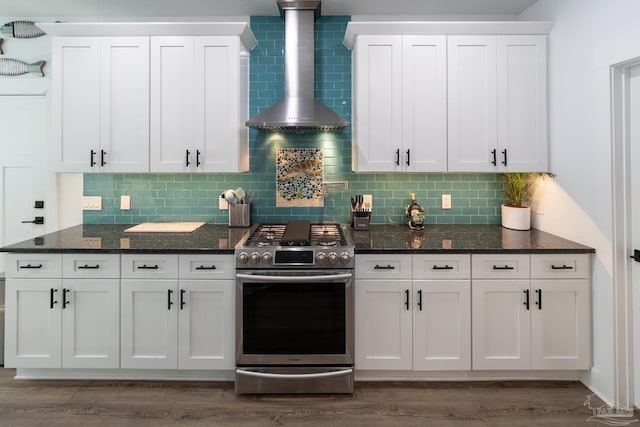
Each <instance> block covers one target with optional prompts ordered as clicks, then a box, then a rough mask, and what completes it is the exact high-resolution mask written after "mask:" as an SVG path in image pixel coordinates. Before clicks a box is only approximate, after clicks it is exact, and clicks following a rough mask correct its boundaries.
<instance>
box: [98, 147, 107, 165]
mask: <svg viewBox="0 0 640 427" xmlns="http://www.w3.org/2000/svg"><path fill="white" fill-rule="evenodd" d="M106 155H107V152H106V151H104V150H100V166H104V165H106V164H107V162H106V160H105V159H104V158H105V156H106Z"/></svg>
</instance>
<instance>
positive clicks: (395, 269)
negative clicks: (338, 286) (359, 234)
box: [355, 254, 412, 279]
mask: <svg viewBox="0 0 640 427" xmlns="http://www.w3.org/2000/svg"><path fill="white" fill-rule="evenodd" d="M355 274H356V278H358V279H392V278H393V279H411V274H412V271H411V255H401V254H388V255H356V269H355Z"/></svg>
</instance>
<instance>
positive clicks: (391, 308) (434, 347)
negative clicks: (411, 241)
mask: <svg viewBox="0 0 640 427" xmlns="http://www.w3.org/2000/svg"><path fill="white" fill-rule="evenodd" d="M394 276H395V277H394ZM362 277H364V278H363V279H361V278H362ZM470 305H471V300H470V280H469V255H393V254H389V255H359V256H358V257H356V316H355V318H356V349H355V352H356V363H355V366H356V369H359V370H415V371H428V370H467V369H470V367H471V336H470V332H471V324H470Z"/></svg>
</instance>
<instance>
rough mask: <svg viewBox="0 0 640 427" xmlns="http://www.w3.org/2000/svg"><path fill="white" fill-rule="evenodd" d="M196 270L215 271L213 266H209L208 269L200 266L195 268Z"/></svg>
mask: <svg viewBox="0 0 640 427" xmlns="http://www.w3.org/2000/svg"><path fill="white" fill-rule="evenodd" d="M196 270H217V268H216V266H215V265H211V266H210V267H205V266H204V265H201V266H200V267H196Z"/></svg>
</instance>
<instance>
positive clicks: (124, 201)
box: [120, 196, 131, 211]
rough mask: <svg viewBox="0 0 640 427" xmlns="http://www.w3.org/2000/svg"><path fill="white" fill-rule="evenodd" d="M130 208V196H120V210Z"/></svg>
mask: <svg viewBox="0 0 640 427" xmlns="http://www.w3.org/2000/svg"><path fill="white" fill-rule="evenodd" d="M129 209H131V196H120V210H123V211H128V210H129Z"/></svg>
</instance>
